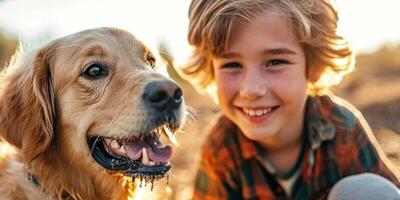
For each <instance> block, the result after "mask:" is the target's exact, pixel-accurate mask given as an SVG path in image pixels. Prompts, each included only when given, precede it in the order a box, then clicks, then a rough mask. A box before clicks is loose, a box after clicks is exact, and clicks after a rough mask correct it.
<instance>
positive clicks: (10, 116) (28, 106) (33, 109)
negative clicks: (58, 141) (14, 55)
mask: <svg viewBox="0 0 400 200" xmlns="http://www.w3.org/2000/svg"><path fill="white" fill-rule="evenodd" d="M49 52H50V51H49V50H48V49H47V48H42V49H39V50H38V51H37V52H36V53H35V54H34V55H33V56H32V57H29V58H22V60H21V58H20V59H19V60H18V59H17V60H16V63H15V64H14V65H15V66H11V65H10V67H11V68H10V69H7V71H8V73H5V74H4V77H3V81H2V83H1V89H0V112H1V115H0V135H1V136H2V137H3V138H5V139H6V140H7V141H8V142H9V143H11V144H13V145H15V146H17V147H18V148H20V149H21V153H22V157H23V158H24V161H25V162H30V161H32V160H33V159H34V158H36V157H37V156H38V155H39V154H41V153H42V152H44V151H45V150H46V149H47V147H48V146H49V144H50V143H51V141H52V139H53V136H54V118H55V108H54V91H53V87H52V77H51V74H50V68H49V67H50V65H49V56H50V55H49Z"/></svg>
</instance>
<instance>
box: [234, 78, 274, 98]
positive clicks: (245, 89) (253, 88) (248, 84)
mask: <svg viewBox="0 0 400 200" xmlns="http://www.w3.org/2000/svg"><path fill="white" fill-rule="evenodd" d="M267 88H268V86H267V81H266V80H265V77H263V76H262V74H260V72H257V71H255V72H249V73H247V74H246V75H245V76H244V78H243V80H242V84H241V88H240V96H241V97H243V98H247V99H256V98H258V97H261V96H264V95H265V94H266V92H267Z"/></svg>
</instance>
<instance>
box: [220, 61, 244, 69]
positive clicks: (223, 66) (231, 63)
mask: <svg viewBox="0 0 400 200" xmlns="http://www.w3.org/2000/svg"><path fill="white" fill-rule="evenodd" d="M241 67H242V65H241V64H240V63H238V62H230V63H225V64H223V65H222V67H221V68H223V69H224V68H241Z"/></svg>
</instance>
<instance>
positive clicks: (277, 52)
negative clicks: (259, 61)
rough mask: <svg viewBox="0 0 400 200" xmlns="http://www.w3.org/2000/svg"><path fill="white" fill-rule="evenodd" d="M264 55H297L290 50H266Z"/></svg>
mask: <svg viewBox="0 0 400 200" xmlns="http://www.w3.org/2000/svg"><path fill="white" fill-rule="evenodd" d="M264 54H296V52H295V51H292V50H290V49H288V48H276V49H265V50H264Z"/></svg>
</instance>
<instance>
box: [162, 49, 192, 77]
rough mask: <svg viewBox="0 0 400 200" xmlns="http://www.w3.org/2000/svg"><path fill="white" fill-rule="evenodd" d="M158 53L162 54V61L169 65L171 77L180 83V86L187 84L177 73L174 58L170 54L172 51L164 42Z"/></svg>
mask: <svg viewBox="0 0 400 200" xmlns="http://www.w3.org/2000/svg"><path fill="white" fill-rule="evenodd" d="M158 51H159V53H160V56H161V59H163V61H164V62H165V64H166V65H167V71H168V74H169V76H170V77H171V78H172V79H173V80H175V81H176V82H178V84H185V83H187V82H186V81H185V80H183V79H182V78H181V77H180V76H179V74H178V72H176V69H175V65H174V58H173V56H172V54H171V53H170V50H169V48H168V45H167V44H166V43H165V42H164V41H161V42H160V44H159V46H158Z"/></svg>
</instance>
